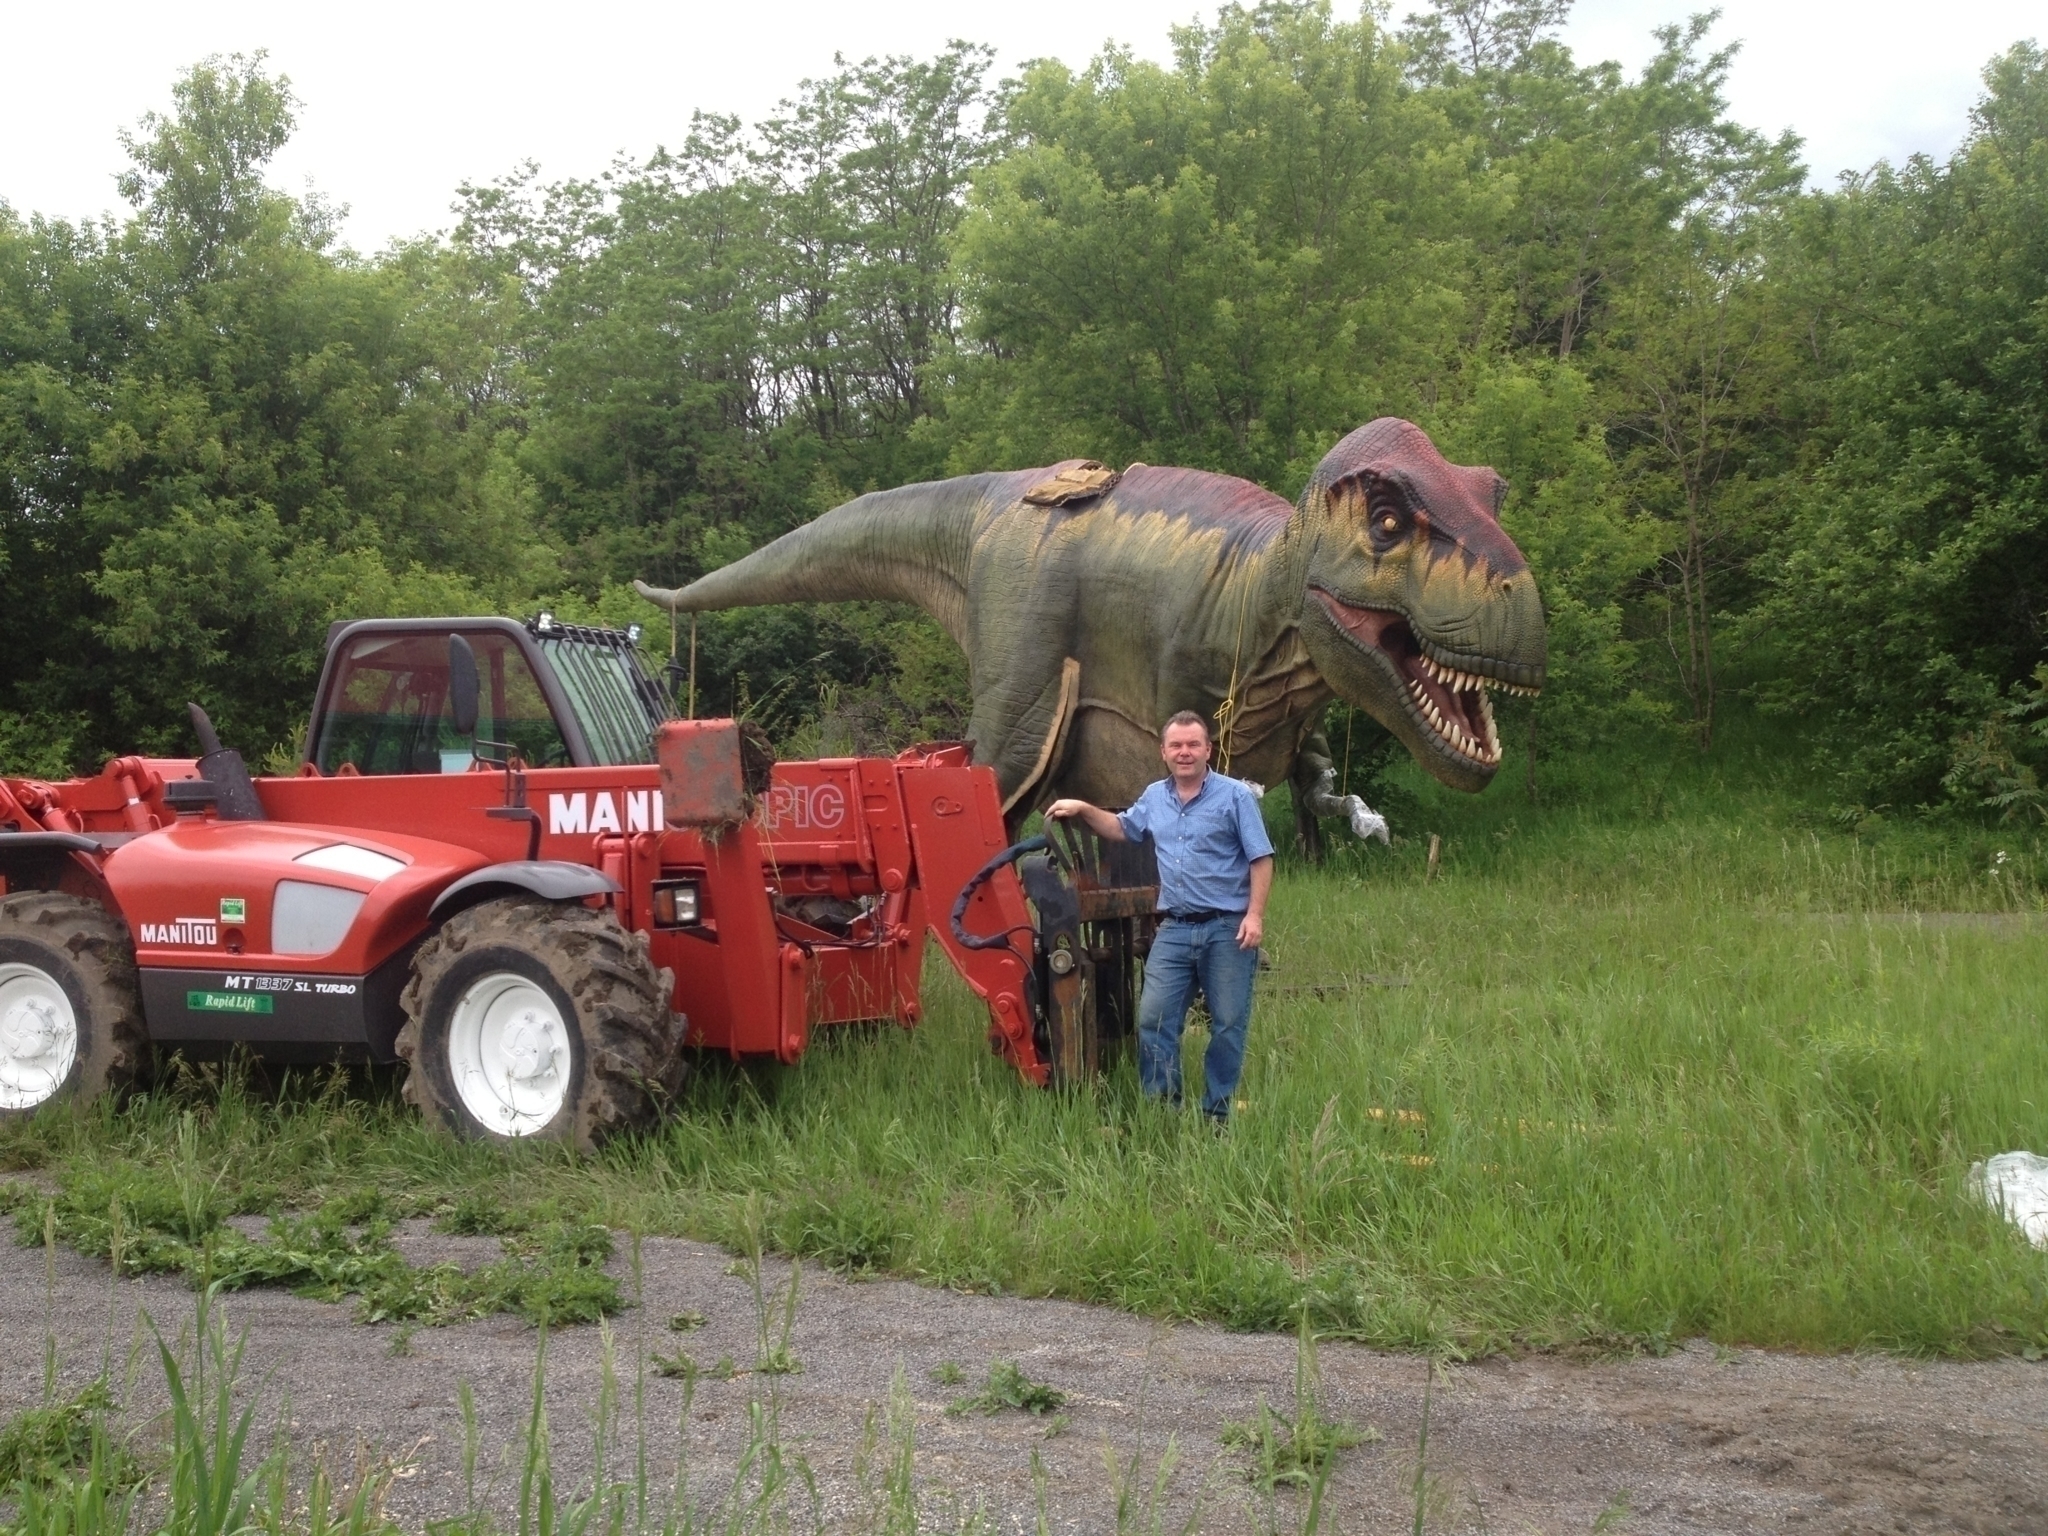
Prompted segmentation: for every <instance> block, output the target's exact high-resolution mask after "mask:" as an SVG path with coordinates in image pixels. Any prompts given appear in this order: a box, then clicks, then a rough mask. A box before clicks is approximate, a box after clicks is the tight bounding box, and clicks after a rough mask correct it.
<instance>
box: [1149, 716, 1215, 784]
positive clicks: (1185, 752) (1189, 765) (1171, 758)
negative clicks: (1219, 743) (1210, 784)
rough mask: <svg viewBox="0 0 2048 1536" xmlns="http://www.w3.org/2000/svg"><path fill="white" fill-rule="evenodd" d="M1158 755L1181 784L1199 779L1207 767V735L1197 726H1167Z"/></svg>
mask: <svg viewBox="0 0 2048 1536" xmlns="http://www.w3.org/2000/svg"><path fill="white" fill-rule="evenodd" d="M1159 755H1160V757H1162V758H1163V759H1165V761H1166V766H1167V768H1168V770H1169V771H1171V772H1172V774H1173V776H1174V777H1175V778H1176V779H1178V780H1180V781H1181V782H1182V783H1186V782H1187V781H1188V780H1190V779H1197V778H1200V777H1201V776H1202V771H1203V770H1204V769H1205V768H1207V767H1208V766H1209V733H1208V732H1207V731H1205V730H1203V729H1202V728H1201V727H1200V726H1199V725H1169V726H1168V727H1167V728H1166V735H1165V737H1164V739H1162V740H1161V741H1160V743H1159Z"/></svg>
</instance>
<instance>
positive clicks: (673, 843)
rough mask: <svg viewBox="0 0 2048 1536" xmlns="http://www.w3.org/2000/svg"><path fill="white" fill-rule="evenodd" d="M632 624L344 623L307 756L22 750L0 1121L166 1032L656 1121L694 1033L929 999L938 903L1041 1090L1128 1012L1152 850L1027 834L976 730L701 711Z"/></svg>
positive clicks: (456, 1108)
mask: <svg viewBox="0 0 2048 1536" xmlns="http://www.w3.org/2000/svg"><path fill="white" fill-rule="evenodd" d="M635 638H636V637H635V636H633V635H632V634H630V633H628V632H622V631H616V630H607V629H594V628H588V627H584V626H579V625H570V624H563V623H559V622H557V621H555V620H554V619H553V618H552V617H551V616H550V615H548V614H542V615H540V616H539V617H538V618H537V619H534V620H532V621H529V622H526V623H519V622H516V621H513V620H510V619H493V618H474V619H472V618H464V619H374V620H362V621H357V622H353V623H342V624H337V625H336V626H335V627H334V629H333V630H332V631H331V632H330V633H329V636H328V647H327V657H326V662H325V665H324V666H323V668H322V671H321V676H320V683H319V689H318V692H317V694H316V696H315V702H314V707H313V714H312V719H311V721H310V723H309V727H308V730H307V734H306V750H305V761H304V762H303V763H302V764H301V765H300V767H299V769H298V772H297V773H296V775H292V776H280V777H256V776H252V775H251V774H250V772H249V770H248V768H247V767H246V765H245V764H244V763H243V760H242V758H241V756H240V754H239V753H237V752H235V751H233V750H231V749H229V748H225V747H223V746H222V745H221V743H220V741H219V740H218V738H217V737H216V735H215V733H214V729H213V726H212V724H211V722H210V721H209V720H208V719H207V716H206V714H205V712H204V711H203V710H202V709H200V707H199V706H198V705H196V704H195V705H193V706H191V713H192V720H193V725H194V729H195V731H196V733H197V736H198V740H199V746H200V752H201V755H200V756H199V757H198V758H196V759H185V758H178V759H169V758H145V757H120V758H116V759H114V760H113V761H111V762H109V763H108V764H107V765H106V767H105V768H104V769H103V770H102V771H101V772H100V773H99V774H97V775H95V776H93V777H90V778H79V779H71V780H68V781H66V782H63V783H57V784H51V783H44V782H41V781H37V780H32V779H0V1115H5V1114H20V1113H26V1112H30V1111H33V1110H34V1109H36V1108H37V1107H39V1106H41V1105H42V1104H44V1103H47V1102H49V1101H50V1100H52V1099H56V1098H59V1097H63V1096H67V1095H68V1096H71V1097H75V1098H80V1099H83V1098H89V1097H91V1096H93V1095H95V1094H98V1093H100V1092H103V1091H106V1090H108V1089H110V1088H116V1087H119V1086H122V1085H125V1084H127V1083H130V1082H134V1081H137V1080H138V1079H140V1078H142V1077H143V1076H145V1075H146V1073H147V1071H148V1069H149V1066H150V1063H151V1061H152V1060H153V1057H154V1053H155V1052H154V1048H155V1047H158V1046H167V1047H184V1048H190V1049H197V1050H204V1049H214V1050H218V1049H220V1048H222V1047H224V1046H226V1045H231V1044H241V1045H246V1046H248V1047H249V1048H250V1049H252V1050H254V1051H255V1052H257V1053H259V1054H261V1055H264V1056H268V1057H273V1058H277V1059H281V1060H287V1061H291V1060H298V1061H306V1060H331V1059H335V1058H336V1057H338V1056H339V1057H353V1058H358V1059H368V1060H371V1061H386V1062H388V1061H391V1060H393V1059H397V1058H402V1059H404V1060H405V1061H407V1062H408V1063H409V1064H410V1071H409V1072H408V1074H407V1077H406V1083H405V1094H406V1097H407V1098H408V1099H410V1100H411V1101H412V1102H413V1103H414V1104H416V1105H417V1106H418V1107H419V1108H420V1109H421V1110H422V1111H423V1112H424V1113H425V1114H427V1115H428V1116H429V1117H430V1118H431V1119H435V1120H438V1121H439V1122H441V1123H442V1124H444V1125H446V1126H447V1127H449V1128H450V1129H452V1130H454V1131H455V1132H457V1133H459V1134H462V1135H466V1136H504V1137H522V1136H536V1137H545V1138H551V1139H558V1140H565V1141H571V1142H575V1143H577V1144H579V1145H584V1146H589V1145H592V1144H594V1143H596V1142H598V1141H601V1140H602V1139H604V1138H605V1137H606V1136H608V1135H611V1134H613V1133H615V1132H618V1131H621V1130H626V1129H631V1128H635V1127H641V1126H646V1125H649V1124H651V1123H653V1122H654V1121H655V1120H656V1119H657V1118H658V1117H659V1115H660V1114H661V1112H662V1110H663V1108H664V1106H665V1105H666V1103H667V1102H668V1101H669V1100H670V1099H672V1098H673V1096H674V1095H675V1094H676V1092H677V1090H678V1089H679V1087H680V1086H681V1083H682V1081H683V1078H684V1075H685V1072H686V1071H687V1067H688V1062H689V1048H703V1049H711V1050H722V1051H725V1052H728V1053H729V1054H731V1055H732V1056H734V1057H755V1058H759V1057H773V1058H775V1059H776V1060H779V1061H783V1062H794V1061H795V1060H796V1059H797V1058H798V1057H800V1056H801V1055H802V1054H803V1052H804V1049H805V1047H806V1045H807V1044H808V1043H809V1041H810V1039H811V1036H812V1033H813V1032H814V1031H815V1030H817V1029H820V1028H822V1027H825V1026H829V1025H833V1024H841V1023H847V1022H852V1021H856V1020H893V1021H895V1022H896V1023H898V1024H900V1025H903V1026H905V1027H909V1026H911V1025H914V1024H916V1023H917V1022H918V1020H919V1019H920V1018H921V1017H922V1014H923V1007H922V1004H921V1002H920V997H919V980H920V971H921V968H922V964H923V959H924V950H925V939H926V936H927V934H929V935H931V936H932V937H933V938H935V939H936V941H937V943H938V945H939V947H940V949H941V950H942V951H943V952H944V954H945V955H946V957H947V958H948V959H949V960H951V961H952V963H953V965H954V966H955V968H956V969H957V970H958V971H959V972H960V974H961V976H962V977H963V978H965V980H966V981H967V983H968V985H969V986H970V987H971V988H972V989H973V990H974V992H975V993H976V995H978V996H979V997H980V998H981V999H982V1001H983V1002H984V1003H985V1004H986V1006H987V1009H988V1019H989V1026H988V1033H989V1041H990V1044H991V1045H992V1047H993V1048H994V1049H995V1050H996V1051H997V1052H998V1053H1000V1054H1001V1055H1002V1056H1004V1057H1005V1058H1006V1059H1007V1060H1009V1061H1010V1062H1011V1063H1013V1064H1014V1065H1015V1067H1016V1069H1017V1071H1018V1073H1019V1074H1020V1076H1021V1077H1022V1078H1023V1079H1024V1080H1025V1081H1026V1082H1028V1083H1032V1084H1041V1085H1042V1084H1047V1083H1060V1082H1073V1081H1078V1080H1080V1079H1082V1078H1085V1077H1087V1076H1088V1075H1089V1074H1091V1073H1092V1072H1094V1071H1095V1070H1096V1069H1097V1066H1098V1063H1099V1062H1100V1060H1101V1059H1102V1056H1103V1053H1104V1052H1106V1051H1109V1050H1113V1049H1115V1048H1117V1047H1118V1045H1119V1044H1120V1043H1121V1042H1123V1041H1124V1040H1126V1039H1127V1038H1128V1035H1129V1032H1130V1028H1131V1021H1132V1019H1133V1017H1134V1010H1133V1006H1132V1004H1133V997H1134V989H1135V983H1136V967H1137V965H1138V962H1139V957H1140V956H1141V954H1142V952H1143V948H1144V946H1145V944H1146V943H1148V942H1149V937H1150V932H1151V924H1152V918H1151V911H1152V906H1153V902H1154V898H1155V895H1156V876H1155V875H1154V874H1153V872H1152V869H1151V867H1150V860H1149V849H1148V848H1147V847H1146V846H1144V845H1140V846H1139V847H1137V848H1131V847H1127V846H1121V845H1104V844H1098V843H1096V842H1094V841H1093V840H1090V839H1087V838H1085V837H1084V838H1080V839H1074V838H1069V837H1066V836H1065V835H1064V834H1060V835H1059V836H1058V837H1056V839H1055V840H1054V841H1051V842H1047V841H1046V840H1043V839H1034V840H1032V841H1030V842H1028V843H1024V844H1020V845H1018V846H1016V847H1014V848H1006V847H1005V844H1006V842H1007V838H1006V836H1005V832H1004V823H1003V816H1002V811H1001V808H1000V806H999V805H998V802H997V797H996V786H995V777H994V774H993V772H992V771H991V770H990V769H987V768H977V767H974V766H972V765H971V764H970V762H969V754H968V750H967V748H966V747H965V746H962V745H959V744H941V745H930V746H922V747H916V748H913V749H911V750H909V751H906V752H904V753H902V754H901V755H899V756H897V757H895V758H893V759H887V758H829V759H822V760H819V761H814V762H788V763H775V762H773V761H772V759H771V757H770V756H769V754H768V752H767V751H766V746H765V739H764V738H762V737H760V735H759V733H758V732H757V731H755V730H754V729H753V728H752V727H749V726H746V725H743V724H740V723H738V722H735V721H732V720H679V719H675V718H672V717H671V715H672V712H671V710H670V708H669V706H668V701H667V700H666V699H665V698H664V696H663V694H662V691H661V689H660V687H659V686H658V685H657V684H656V682H655V681H654V679H653V678H651V677H650V676H649V675H648V673H647V671H646V670H645V668H644V667H643V666H642V664H641V661H640V657H639V653H638V650H637V648H636V645H635V643H634V642H635Z"/></svg>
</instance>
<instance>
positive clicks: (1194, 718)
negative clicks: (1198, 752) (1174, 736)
mask: <svg viewBox="0 0 2048 1536" xmlns="http://www.w3.org/2000/svg"><path fill="white" fill-rule="evenodd" d="M1176 725H1199V726H1200V727H1201V728H1202V740H1203V741H1205V742H1209V743H1210V744H1212V745H1213V744H1214V743H1215V740H1216V738H1215V737H1214V736H1212V735H1210V734H1209V722H1208V721H1207V720H1204V719H1203V718H1202V717H1201V716H1200V715H1198V714H1196V713H1195V712H1194V711H1193V710H1192V709H1184V710H1182V711H1181V712H1180V713H1179V714H1177V715H1174V716H1172V717H1170V718H1169V719H1168V720H1167V722H1166V724H1164V725H1162V726H1161V727H1159V739H1160V740H1161V741H1162V742H1163V741H1165V740H1166V733H1167V732H1168V731H1170V730H1172V729H1173V728H1174V727H1175V726H1176Z"/></svg>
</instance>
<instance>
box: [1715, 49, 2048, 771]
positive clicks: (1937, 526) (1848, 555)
mask: <svg viewBox="0 0 2048 1536" xmlns="http://www.w3.org/2000/svg"><path fill="white" fill-rule="evenodd" d="M1984 78H1985V84H1986V87H1987V91H1986V95H1985V96H1984V98H1983V99H1982V101H1980V102H1979V104H1978V106H1977V108H1976V110H1975V112H1974V114H1973V118H1972V129H1971V132H1970V134H1969V136H1968V138H1967V139H1966V140H1965V142H1964V143H1963V144H1962V146H1961V147H1960V148H1958V149H1957V151H1956V152H1955V153H1954V154H1953V155H1952V156H1951V157H1950V158H1949V159H1948V160H1947V161H1946V162H1945V163H1940V164H1937V163H1935V162H1933V161H1931V160H1928V159H1925V158H1916V159H1914V160H1911V161H1909V162H1908V163H1907V164H1906V165H1904V166H1900V167H1893V166H1890V165H1885V164H1880V165H1879V166H1877V167H1876V168H1875V169H1874V170H1873V171H1871V172H1870V173H1869V174H1868V175H1865V176H1859V177H1853V178H1850V179H1848V180H1847V181H1846V182H1845V183H1844V185H1843V186H1842V187H1841V188H1840V189H1839V190H1838V191H1836V192H1834V193H1831V194H1828V195H1825V196H1822V197H1817V198H1815V199H1813V200H1812V202H1811V203H1810V204H1808V205H1807V206H1805V207H1804V208H1803V209H1802V211H1801V213H1800V217H1799V219H1798V220H1797V222H1796V225H1795V228H1794V233H1795V235H1796V237H1797V246H1796V248H1795V254H1796V262H1789V261H1788V263H1787V266H1788V269H1789V270H1788V272H1787V278H1786V280H1787V283H1788V285H1789V286H1790V290H1791V294H1792V297H1793V298H1794V299H1795V300H1796V301H1797V303H1798V304H1799V306H1800V319H1801V323H1800V324H1799V325H1798V327H1797V328H1796V330H1795V331H1794V334H1795V335H1797V336H1798V338H1799V340H1800V342H1801V344H1802V345H1803V346H1804V347H1805V348H1806V349H1807V350H1808V353H1809V355H1810V356H1811V357H1812V359H1813V360H1814V363H1815V365H1816V370H1815V371H1816V378H1815V381H1814V384H1813V387H1812V391H1811V395H1812V401H1813V404H1812V408H1811V417H1812V426H1811V433H1810V447H1809V460H1808V464H1807V466H1806V470H1805V473H1803V474H1802V475H1801V476H1800V477H1799V479H1798V480H1797V481H1796V482H1795V483H1794V485H1793V487H1792V490H1791V493H1790V495H1789V496H1788V498H1787V504H1786V507H1785V513H1784V516H1783V519H1782V521H1781V523H1780V525H1779V528H1778V531H1777V536H1776V537H1775V538H1774V539H1773V540H1772V541H1771V544H1770V547H1769V549H1768V550H1767V551H1766V552H1765V554H1764V555H1763V556H1762V557H1761V558H1760V560H1759V561H1758V562H1757V565H1756V569H1757V571H1758V573H1759V575H1760V577H1761V578H1762V579H1763V580H1764V581H1766V582H1767V583H1768V597H1767V599H1766V601H1765V602H1764V603H1763V604H1762V605H1761V607H1760V610H1759V612H1758V615H1757V618H1756V621H1755V622H1756V626H1757V628H1758V629H1759V630H1761V631H1764V632H1766V633H1768V634H1769V636H1770V637H1771V643H1772V644H1773V645H1774V647H1775V648H1777V650H1778V651H1779V653H1780V655H1781V656H1782V665H1781V667H1780V669H1779V671H1778V674H1777V676H1776V677H1775V678H1774V679H1773V680H1772V681H1771V684H1770V686H1769V688H1768V690H1767V696H1768V698H1769V699H1770V700H1771V701H1772V702H1773V703H1775V704H1776V705H1777V706H1778V707H1780V708H1783V709H1785V710H1788V711H1794V712H1797V713H1799V714H1802V715H1805V716H1808V717H1810V718H1812V719H1813V720H1815V722H1816V723H1817V724H1819V725H1821V726H1822V727H1823V729H1824V731H1825V739H1826V742H1827V753H1828V756H1829V758H1830V760H1831V763H1832V765H1833V766H1835V767H1836V768H1837V769H1838V770H1840V771H1841V772H1842V774H1843V781H1844V787H1845V788H1846V789H1847V790H1848V792H1849V793H1850V794H1852V795H1855V796H1857V797H1859V798H1861V799H1863V800H1864V802H1865V803H1879V802H1883V803H1891V804H1897V805H1902V806H1908V805H1914V804H1921V803H1927V802H1931V801H1934V800H1937V799H1938V798H1939V796H1940V794H1941V779H1942V776H1943V774H1944V772H1945V770H1946V769H1947V768H1948V767H1949V765H1950V763H1951V761H1952V759H1960V758H1961V757H1962V756H1964V755H1974V754H1975V753H1976V752H1977V751H1978V750H1979V749H1980V748H1981V746H1982V742H1983V739H1984V738H1986V737H1987V736H1989V735H1995V734H1998V731H1999V729H2000V726H1999V722H2000V719H2001V716H2002V714H2003V712H2004V709H2005V706H2006V705H2008V704H2010V703H2012V702H2014V701H2016V700H2017V701H2021V702H2024V697H2025V695H2026V694H2027V691H2028V690H2029V688H2030V687H2031V686H2032V682H2033V673H2034V668H2035V666H2036V665H2037V664H2038V663H2039V661H2040V659H2041V654H2042V649H2043V644H2044V639H2048V622H2044V609H2048V459H2044V456H2043V452H2042V432H2041V423H2042V421H2043V420H2044V419H2048V57H2044V55H2043V54H2042V52H2041V50H2040V49H2039V48H2037V47H2035V46H2034V45H2032V44H2022V45H2020V46H2018V47H2015V48H2013V49H2011V50H2010V51H2008V52H2007V53H2005V54H2004V55H2002V56H2001V57H1999V58H1997V59H1995V60H1993V61H1992V63H1991V65H1990V66H1989V67H1988V68H1987V69H1986V71H1985V76H1984ZM1973 736H1974V737H1976V738H1978V740H1977V741H1976V743H1975V745H1972V743H1971V738H1972V737H1973ZM1981 777H1982V775H1981V774H1980V773H1979V772H1977V771H1976V770H1972V772H1971V773H1968V774H1965V775H1963V776H1962V777H1961V778H1959V779H1957V780H1956V786H1957V787H1958V789H1963V790H1966V789H1967V785H1968V784H1970V783H1976V782H1979V781H1980V780H1981Z"/></svg>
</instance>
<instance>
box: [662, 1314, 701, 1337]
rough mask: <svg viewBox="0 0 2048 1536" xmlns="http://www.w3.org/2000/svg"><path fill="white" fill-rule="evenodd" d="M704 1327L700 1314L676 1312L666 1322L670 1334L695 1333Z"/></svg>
mask: <svg viewBox="0 0 2048 1536" xmlns="http://www.w3.org/2000/svg"><path fill="white" fill-rule="evenodd" d="M703 1326H704V1314H703V1313H702V1312H678V1313H676V1314H675V1315H674V1316H673V1317H671V1318H670V1319H669V1320H668V1331H669V1332H670V1333H695V1332H696V1331H697V1330H698V1329H699V1328H702V1327H703Z"/></svg>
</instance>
